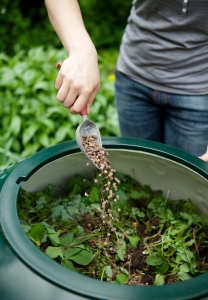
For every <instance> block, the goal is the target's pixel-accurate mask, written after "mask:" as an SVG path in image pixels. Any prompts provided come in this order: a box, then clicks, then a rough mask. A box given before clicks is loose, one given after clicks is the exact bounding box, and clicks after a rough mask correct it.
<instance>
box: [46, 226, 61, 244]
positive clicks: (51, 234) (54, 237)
mask: <svg viewBox="0 0 208 300" xmlns="http://www.w3.org/2000/svg"><path fill="white" fill-rule="evenodd" d="M41 225H42V224H41ZM47 235H48V237H49V239H50V240H51V242H52V243H53V245H54V246H57V245H58V244H60V240H59V233H58V232H55V230H53V229H51V228H47Z"/></svg>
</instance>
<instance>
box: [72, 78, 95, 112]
mask: <svg viewBox="0 0 208 300" xmlns="http://www.w3.org/2000/svg"><path fill="white" fill-rule="evenodd" d="M99 89H100V83H99V84H98V85H97V86H96V87H95V88H94V89H93V91H91V89H90V88H89V89H88V90H85V91H84V92H82V93H81V94H80V96H79V97H78V98H77V100H76V102H75V103H74V104H73V106H72V107H71V108H70V110H69V111H70V113H71V114H78V113H81V111H82V110H83V108H84V107H85V106H86V105H87V113H88V114H89V113H90V108H91V105H92V103H93V101H94V99H95V96H96V95H97V92H98V91H99Z"/></svg>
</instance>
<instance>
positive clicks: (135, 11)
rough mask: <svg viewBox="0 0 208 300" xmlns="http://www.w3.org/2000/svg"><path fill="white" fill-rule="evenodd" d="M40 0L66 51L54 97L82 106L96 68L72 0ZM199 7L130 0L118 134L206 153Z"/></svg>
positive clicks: (73, 107) (205, 71)
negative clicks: (130, 7) (67, 54)
mask: <svg viewBox="0 0 208 300" xmlns="http://www.w3.org/2000/svg"><path fill="white" fill-rule="evenodd" d="M45 4H46V8H47V11H48V15H49V19H50V21H51V23H52V26H53V27H54V29H55V31H56V33H57V34H58V36H59V38H60V40H61V41H62V43H63V45H64V47H65V49H66V50H67V52H68V53H69V58H67V59H66V60H64V62H63V64H62V66H61V69H60V71H59V72H58V75H57V79H56V83H55V87H56V89H57V90H58V93H57V100H58V101H60V102H62V104H63V106H64V107H67V108H69V111H70V112H71V113H72V114H77V113H80V112H81V111H82V109H83V108H84V107H85V106H87V111H88V114H89V113H90V108H91V105H92V103H93V101H94V98H95V96H96V94H97V92H98V90H99V88H100V72H99V67H98V60H97V52H96V49H95V47H94V45H93V43H92V41H91V39H90V37H89V35H88V33H87V31H86V29H85V26H84V23H83V20H82V16H81V11H80V8H79V5H78V2H77V0H62V1H61V5H60V1H58V0H45ZM118 5H119V4H118ZM109 13H110V12H109ZM207 13H208V4H207V3H206V1H205V0H198V1H194V0H168V1H167V0H134V1H133V3H132V9H131V13H130V16H129V18H128V24H127V26H126V29H125V33H124V35H123V38H122V43H121V47H120V55H119V57H118V61H117V66H116V81H115V102H116V107H117V110H118V115H119V123H120V129H121V134H122V136H124V137H133V138H141V139H147V140H152V141H156V142H162V143H166V144H168V145H171V146H173V147H177V148H180V149H182V150H185V151H187V152H189V153H191V154H193V155H196V156H200V158H202V159H203V160H205V161H208V152H207V153H206V154H205V155H203V154H204V153H205V152H206V148H207V144H208V18H207Z"/></svg>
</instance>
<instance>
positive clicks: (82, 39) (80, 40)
mask: <svg viewBox="0 0 208 300" xmlns="http://www.w3.org/2000/svg"><path fill="white" fill-rule="evenodd" d="M45 4H46V8H47V11H48V15H49V19H50V21H51V24H52V26H53V27H54V29H55V31H56V33H57V34H58V36H59V38H60V40H61V42H62V44H63V45H64V47H65V49H66V50H67V52H68V53H69V54H70V53H72V52H73V51H77V50H82V49H83V50H84V49H85V51H87V50H88V49H89V50H90V51H95V48H94V45H93V43H92V41H91V39H90V37H89V35H88V33H87V31H86V29H85V26H84V23H83V20H82V15H81V11H80V8H79V5H78V2H77V0H45Z"/></svg>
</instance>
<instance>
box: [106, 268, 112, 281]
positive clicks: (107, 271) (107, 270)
mask: <svg viewBox="0 0 208 300" xmlns="http://www.w3.org/2000/svg"><path fill="white" fill-rule="evenodd" d="M105 274H106V275H107V276H108V277H110V278H111V277H113V271H112V269H111V266H107V267H106V268H105Z"/></svg>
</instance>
